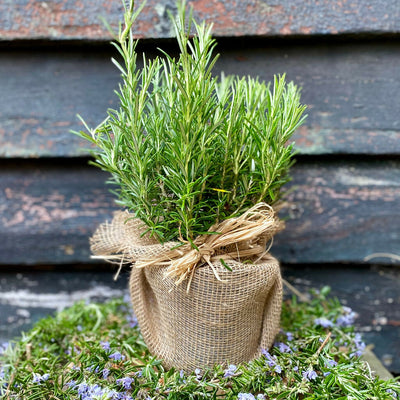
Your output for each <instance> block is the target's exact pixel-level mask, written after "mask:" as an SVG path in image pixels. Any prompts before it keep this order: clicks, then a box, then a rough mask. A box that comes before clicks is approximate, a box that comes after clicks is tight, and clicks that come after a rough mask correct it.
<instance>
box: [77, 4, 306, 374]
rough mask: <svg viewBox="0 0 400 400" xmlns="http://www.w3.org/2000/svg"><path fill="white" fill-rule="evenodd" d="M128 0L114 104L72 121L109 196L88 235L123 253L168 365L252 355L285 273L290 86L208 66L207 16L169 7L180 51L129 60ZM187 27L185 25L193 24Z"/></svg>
mask: <svg viewBox="0 0 400 400" xmlns="http://www.w3.org/2000/svg"><path fill="white" fill-rule="evenodd" d="M138 12H139V11H136V12H135V11H134V1H133V0H130V1H129V2H128V4H127V5H125V16H124V19H125V20H124V24H123V25H121V27H120V30H119V34H118V36H117V38H116V41H115V43H114V45H115V47H116V48H117V49H118V51H119V53H120V55H121V57H122V60H123V62H122V63H118V62H117V61H116V60H113V62H114V64H116V66H117V67H118V68H119V70H120V71H121V74H122V83H121V85H120V87H119V92H118V96H119V100H120V104H119V108H118V109H115V110H109V111H108V118H107V119H106V120H105V121H104V122H102V123H101V124H100V125H99V126H98V127H97V128H95V129H90V128H88V127H87V129H88V132H79V133H78V134H79V135H80V136H81V137H83V138H85V139H87V140H88V141H89V142H91V143H92V144H93V145H94V147H93V148H92V150H91V152H92V155H93V156H94V160H95V161H94V165H96V166H97V167H99V168H101V169H103V170H105V171H108V172H109V173H110V174H111V177H110V182H111V183H113V184H115V187H116V189H115V192H116V193H117V195H118V204H119V205H121V206H122V207H124V208H125V209H126V210H125V211H121V212H118V213H116V215H115V217H114V219H113V221H112V222H111V223H106V224H103V225H101V226H100V227H99V229H98V230H97V232H96V233H95V235H94V236H93V238H92V242H91V243H92V251H93V252H94V254H96V255H97V257H100V258H104V259H107V260H109V261H111V262H117V263H120V264H122V263H131V264H132V266H133V268H132V273H131V279H130V290H131V297H132V303H133V307H134V310H135V313H136V315H137V318H138V321H139V326H140V328H141V331H142V334H143V337H144V340H145V342H146V344H147V345H148V347H149V349H150V351H152V352H153V353H154V354H155V355H156V356H157V357H158V358H161V359H163V363H164V366H165V367H167V368H169V367H176V368H179V369H183V370H186V371H190V370H194V369H195V368H196V367H200V366H212V365H213V364H214V363H223V362H232V363H240V362H243V361H249V360H250V359H252V358H253V357H255V356H257V355H258V354H259V352H260V350H261V348H268V347H269V346H270V345H271V344H272V342H273V340H274V336H275V335H276V333H277V331H278V330H279V319H280V310H281V296H282V285H281V277H280V271H279V264H278V262H277V260H276V259H274V258H273V257H272V256H271V255H270V254H269V253H268V251H267V250H268V249H267V247H268V243H270V242H271V239H272V237H273V235H274V234H275V233H276V232H277V231H278V230H279V229H281V228H282V223H281V222H280V221H279V219H278V217H277V216H276V213H275V211H274V209H273V207H272V206H273V205H274V204H275V203H276V202H277V200H278V199H279V198H280V189H281V187H282V185H283V184H285V183H286V182H287V181H288V180H289V176H288V170H289V168H290V166H291V165H292V156H293V144H288V140H289V139H290V137H291V136H292V134H293V132H294V131H295V130H296V129H297V128H298V127H299V125H300V124H301V123H302V122H303V120H304V118H305V117H304V116H303V112H304V110H305V106H303V105H301V104H300V93H299V89H298V88H297V87H296V85H294V84H293V83H286V82H285V76H276V77H275V78H274V82H273V84H272V86H270V85H267V84H265V83H264V82H261V81H259V80H258V79H253V78H251V77H247V78H240V77H236V76H228V77H226V76H224V75H222V76H220V77H216V76H214V75H213V74H212V68H213V66H214V64H215V62H216V61H217V56H214V55H213V50H214V47H215V44H216V43H215V40H214V39H213V38H212V36H211V26H210V25H206V24H205V23H202V24H198V23H196V22H195V21H194V19H193V17H192V14H191V13H190V14H189V15H188V16H187V15H186V12H185V2H184V1H182V2H181V3H180V4H179V7H178V15H177V17H176V18H175V19H173V22H172V23H173V25H174V28H175V32H176V37H177V41H178V45H179V50H180V54H179V56H178V57H176V58H173V57H171V56H170V55H168V54H166V53H165V52H162V54H161V56H160V57H157V58H155V59H152V60H148V59H146V58H144V65H143V68H142V69H139V68H138V67H137V64H136V60H137V53H136V50H135V49H136V45H137V40H136V39H135V38H134V35H133V33H132V26H133V24H134V21H135V19H136V17H137V15H138ZM193 32H194V35H192V33H193Z"/></svg>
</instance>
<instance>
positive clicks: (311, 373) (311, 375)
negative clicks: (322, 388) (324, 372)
mask: <svg viewBox="0 0 400 400" xmlns="http://www.w3.org/2000/svg"><path fill="white" fill-rule="evenodd" d="M317 377H318V375H317V373H316V372H315V371H313V370H312V369H309V370H307V371H304V372H303V378H304V379H306V380H307V381H312V380H314V379H316V378H317Z"/></svg>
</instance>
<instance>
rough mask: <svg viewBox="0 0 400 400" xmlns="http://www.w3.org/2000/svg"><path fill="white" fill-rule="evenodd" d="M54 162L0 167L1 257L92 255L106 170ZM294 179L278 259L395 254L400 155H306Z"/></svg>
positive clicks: (57, 260) (399, 241)
mask: <svg viewBox="0 0 400 400" xmlns="http://www.w3.org/2000/svg"><path fill="white" fill-rule="evenodd" d="M57 164H59V163H57V162H56V161H54V165H51V161H49V162H48V163H47V164H46V165H42V166H40V165H39V166H35V165H25V164H22V165H21V164H14V163H9V164H8V165H6V166H3V167H2V169H1V172H0V221H1V224H0V243H1V245H2V251H1V252H0V264H10V265H11V264H13V265H19V264H22V265H24V264H25V265H26V264H63V263H74V262H81V263H87V262H90V259H89V256H90V253H89V244H88V239H89V236H90V235H91V234H92V233H93V232H94V230H95V228H96V226H97V225H98V224H99V223H101V222H103V221H105V220H106V219H110V218H111V216H112V212H113V210H116V209H117V207H116V206H114V204H113V200H114V197H113V195H111V194H110V193H109V192H108V189H109V188H108V187H106V185H105V184H104V181H105V179H106V178H107V175H106V174H104V173H102V172H100V171H98V170H97V169H95V168H94V167H86V166H85V165H75V164H72V165H65V166H60V165H57ZM291 186H292V188H295V189H296V190H295V191H293V192H292V193H290V194H289V195H288V197H287V198H288V200H289V201H290V202H291V203H290V207H289V208H287V209H286V211H284V212H283V213H282V216H285V215H286V217H287V218H288V221H287V228H286V230H285V231H284V232H282V233H281V234H280V235H278V236H277V237H276V239H275V241H274V246H273V251H272V252H273V254H274V255H276V256H278V258H279V259H280V260H281V261H282V262H285V263H293V264H304V263H337V262H347V263H348V262H351V263H357V264H358V263H362V262H363V259H364V258H365V257H366V256H368V255H370V254H372V253H376V252H386V253H398V251H399V248H400V163H399V162H394V161H375V162H368V163H365V162H361V163H353V162H347V163H342V162H340V161H332V162H327V163H324V164H317V163H310V164H308V163H304V162H303V163H301V164H298V165H297V166H296V167H295V168H294V170H293V182H292V183H291ZM379 261H381V262H384V263H385V262H386V263H390V260H388V259H384V260H379ZM370 262H371V263H376V262H377V260H372V261H370Z"/></svg>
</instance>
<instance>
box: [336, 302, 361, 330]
mask: <svg viewBox="0 0 400 400" xmlns="http://www.w3.org/2000/svg"><path fill="white" fill-rule="evenodd" d="M343 312H344V314H343V315H341V316H340V317H339V318H338V319H337V320H336V325H337V326H339V327H343V328H345V327H347V326H351V325H353V324H354V320H355V319H356V317H357V314H356V313H355V312H354V311H353V310H352V309H351V308H350V307H343Z"/></svg>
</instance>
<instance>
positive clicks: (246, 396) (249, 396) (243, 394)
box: [238, 393, 256, 400]
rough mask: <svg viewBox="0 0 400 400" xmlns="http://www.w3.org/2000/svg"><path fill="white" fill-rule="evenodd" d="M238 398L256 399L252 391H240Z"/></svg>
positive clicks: (242, 399)
mask: <svg viewBox="0 0 400 400" xmlns="http://www.w3.org/2000/svg"><path fill="white" fill-rule="evenodd" d="M238 400H256V398H255V397H254V396H253V395H252V394H251V393H239V394H238Z"/></svg>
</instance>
